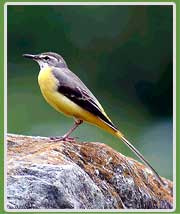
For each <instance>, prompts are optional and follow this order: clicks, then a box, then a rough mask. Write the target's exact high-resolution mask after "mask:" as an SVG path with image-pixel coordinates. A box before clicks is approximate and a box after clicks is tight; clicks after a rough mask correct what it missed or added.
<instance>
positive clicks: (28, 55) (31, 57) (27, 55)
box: [23, 54, 39, 60]
mask: <svg viewBox="0 0 180 214" xmlns="http://www.w3.org/2000/svg"><path fill="white" fill-rule="evenodd" d="M23 57H25V58H29V59H33V60H38V59H39V56H38V55H33V54H23Z"/></svg>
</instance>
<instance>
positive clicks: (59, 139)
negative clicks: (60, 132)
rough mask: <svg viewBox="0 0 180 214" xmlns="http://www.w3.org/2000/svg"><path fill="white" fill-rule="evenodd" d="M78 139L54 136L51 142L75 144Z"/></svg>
mask: <svg viewBox="0 0 180 214" xmlns="http://www.w3.org/2000/svg"><path fill="white" fill-rule="evenodd" d="M77 138H78V137H66V136H52V137H50V140H51V141H53V142H58V141H68V142H70V143H71V142H75V141H76V139H77Z"/></svg>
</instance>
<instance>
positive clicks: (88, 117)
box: [38, 67, 114, 133]
mask: <svg viewBox="0 0 180 214" xmlns="http://www.w3.org/2000/svg"><path fill="white" fill-rule="evenodd" d="M38 83H39V86H40V89H41V92H42V94H43V97H44V98H45V100H46V101H47V102H48V103H49V104H50V105H51V106H52V107H53V108H55V109H56V110H57V111H58V112H62V113H64V114H65V115H67V116H71V117H75V118H77V119H81V120H83V121H86V122H89V123H91V124H94V125H97V126H98V127H100V128H102V129H105V130H106V131H109V132H111V133H114V131H113V130H112V129H111V128H110V127H109V126H108V125H107V124H105V123H104V122H103V121H102V120H101V119H99V118H98V117H97V116H95V115H93V114H92V113H90V112H88V111H86V110H84V109H83V108H81V107H80V106H78V105H77V104H75V103H74V102H72V101H71V100H70V99H68V98H67V97H66V96H64V95H63V94H61V93H59V92H58V91H57V86H58V80H57V79H56V78H55V77H54V76H53V74H52V72H51V68H50V67H46V68H44V69H42V70H41V71H40V72H39V76H38Z"/></svg>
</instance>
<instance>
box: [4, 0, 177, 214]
mask: <svg viewBox="0 0 180 214" xmlns="http://www.w3.org/2000/svg"><path fill="white" fill-rule="evenodd" d="M8 5H169V6H170V5H172V6H173V182H174V184H173V209H8V208H7V207H6V198H7V193H6V188H5V187H6V185H7V167H6V163H7V157H6V154H7V143H6V133H7V6H8ZM4 179H5V180H4V208H5V211H7V212H56V213H57V212H174V211H175V210H176V4H175V3H174V2H6V3H5V4H4Z"/></svg>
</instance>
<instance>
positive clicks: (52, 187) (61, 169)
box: [7, 134, 173, 209]
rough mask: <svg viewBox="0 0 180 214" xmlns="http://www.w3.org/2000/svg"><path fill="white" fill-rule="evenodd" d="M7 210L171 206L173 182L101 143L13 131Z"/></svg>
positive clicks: (160, 207) (10, 147)
mask: <svg viewBox="0 0 180 214" xmlns="http://www.w3.org/2000/svg"><path fill="white" fill-rule="evenodd" d="M7 139H8V170H7V172H8V175H7V208H8V209H124V208H126V209H130V208H134V209H172V208H173V191H172V189H173V184H172V182H171V181H169V180H167V179H165V178H162V179H163V181H164V182H165V184H166V186H161V185H160V184H159V183H158V181H156V179H155V177H154V175H153V174H152V173H151V171H150V170H149V169H148V168H147V167H145V166H144V165H143V164H141V163H139V162H137V161H135V160H133V159H132V158H129V157H125V156H124V155H122V154H120V153H118V152H116V151H115V150H113V149H112V148H110V147H109V146H107V145H105V144H102V143H96V142H90V143H89V142H88V143H87V142H84V143H79V142H72V143H70V142H64V141H60V142H53V141H50V140H49V138H42V137H29V136H22V135H10V134H9V135H8V137H7Z"/></svg>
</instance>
